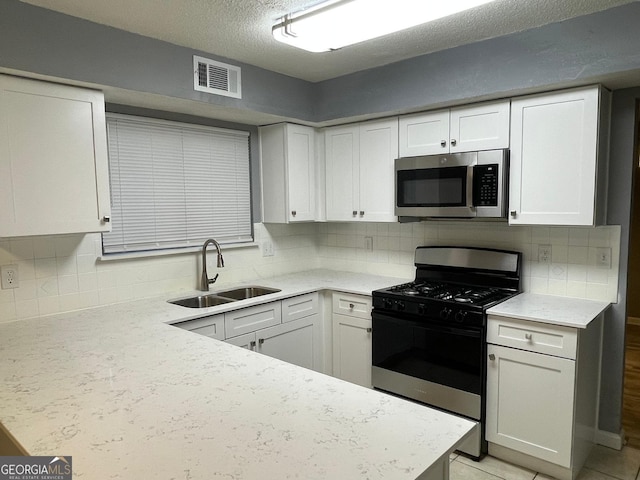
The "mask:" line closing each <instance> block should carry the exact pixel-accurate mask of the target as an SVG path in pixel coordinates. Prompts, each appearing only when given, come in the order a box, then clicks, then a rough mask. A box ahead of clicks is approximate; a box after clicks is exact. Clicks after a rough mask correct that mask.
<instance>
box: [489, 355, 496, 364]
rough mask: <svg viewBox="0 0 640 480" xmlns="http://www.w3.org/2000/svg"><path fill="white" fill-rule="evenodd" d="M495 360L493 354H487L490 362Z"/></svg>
mask: <svg viewBox="0 0 640 480" xmlns="http://www.w3.org/2000/svg"><path fill="white" fill-rule="evenodd" d="M495 359H496V356H495V355H494V354H493V353H490V354H489V360H491V361H492V362H493V361H494V360H495Z"/></svg>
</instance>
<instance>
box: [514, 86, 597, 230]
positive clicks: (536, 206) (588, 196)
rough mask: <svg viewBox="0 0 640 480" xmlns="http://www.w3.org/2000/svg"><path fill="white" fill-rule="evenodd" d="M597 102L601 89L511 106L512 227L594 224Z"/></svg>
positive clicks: (517, 101) (537, 97) (548, 96)
mask: <svg viewBox="0 0 640 480" xmlns="http://www.w3.org/2000/svg"><path fill="white" fill-rule="evenodd" d="M598 102H599V88H598V87H590V88H586V89H577V90H570V91H564V92H560V93H552V94H544V95H535V96H531V97H524V98H520V99H514V100H513V101H512V103H511V132H512V136H511V161H510V181H509V185H510V189H509V212H510V215H509V223H510V224H512V225H518V224H544V225H593V224H594V213H595V212H594V205H595V203H596V202H595V195H596V190H595V187H596V167H597V165H596V160H597V144H598Z"/></svg>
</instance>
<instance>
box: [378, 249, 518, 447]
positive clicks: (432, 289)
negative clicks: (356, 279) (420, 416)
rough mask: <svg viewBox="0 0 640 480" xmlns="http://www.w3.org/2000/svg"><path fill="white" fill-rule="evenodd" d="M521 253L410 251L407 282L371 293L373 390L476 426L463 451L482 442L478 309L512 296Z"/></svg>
mask: <svg viewBox="0 0 640 480" xmlns="http://www.w3.org/2000/svg"><path fill="white" fill-rule="evenodd" d="M521 263H522V254H521V253H519V252H513V251H507V250H495V249H488V248H473V247H418V248H417V249H416V252H415V266H416V278H415V281H413V282H411V283H406V284H402V285H396V286H393V287H390V288H385V289H381V290H376V291H374V292H373V312H372V319H373V331H372V341H373V347H372V348H373V365H372V372H371V376H372V383H373V386H374V388H376V389H379V390H384V391H387V392H389V393H392V394H395V395H400V396H403V397H407V398H410V399H413V400H417V401H419V402H422V403H425V404H427V405H429V406H433V407H436V408H439V409H443V410H447V411H449V412H451V413H455V414H458V415H462V416H464V417H467V418H470V419H473V420H475V421H477V422H478V427H479V428H478V429H477V435H476V436H475V438H473V439H471V440H470V441H469V442H467V443H466V444H465V447H464V448H463V449H462V450H463V451H464V452H465V453H467V454H469V455H471V456H473V457H476V458H479V457H480V456H481V455H482V454H483V453H486V445H487V444H486V441H485V440H484V423H485V388H486V387H485V385H486V362H487V360H486V350H487V348H486V324H487V321H486V316H487V315H486V311H487V309H488V308H489V307H491V306H493V305H496V304H498V303H500V302H502V301H504V300H506V299H507V298H510V297H512V296H514V295H517V294H518V293H520V269H521Z"/></svg>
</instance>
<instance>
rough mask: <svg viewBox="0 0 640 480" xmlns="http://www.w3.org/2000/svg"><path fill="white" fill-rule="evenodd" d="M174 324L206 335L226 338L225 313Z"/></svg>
mask: <svg viewBox="0 0 640 480" xmlns="http://www.w3.org/2000/svg"><path fill="white" fill-rule="evenodd" d="M174 326H175V327H179V328H182V329H183V330H189V331H190V332H193V333H197V334H200V335H204V336H205V337H211V338H216V339H218V340H224V315H213V316H211V317H205V318H198V319H196V320H189V321H187V322H180V323H176V324H174Z"/></svg>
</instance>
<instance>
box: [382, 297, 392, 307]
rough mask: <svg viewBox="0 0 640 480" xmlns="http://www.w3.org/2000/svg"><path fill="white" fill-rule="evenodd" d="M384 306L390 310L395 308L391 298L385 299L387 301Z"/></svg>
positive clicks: (383, 302) (384, 301)
mask: <svg viewBox="0 0 640 480" xmlns="http://www.w3.org/2000/svg"><path fill="white" fill-rule="evenodd" d="M382 304H383V305H384V308H389V309H390V308H393V302H392V301H391V299H389V298H385V299H384V300H383V301H382Z"/></svg>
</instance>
